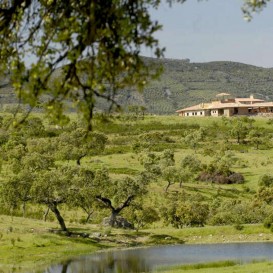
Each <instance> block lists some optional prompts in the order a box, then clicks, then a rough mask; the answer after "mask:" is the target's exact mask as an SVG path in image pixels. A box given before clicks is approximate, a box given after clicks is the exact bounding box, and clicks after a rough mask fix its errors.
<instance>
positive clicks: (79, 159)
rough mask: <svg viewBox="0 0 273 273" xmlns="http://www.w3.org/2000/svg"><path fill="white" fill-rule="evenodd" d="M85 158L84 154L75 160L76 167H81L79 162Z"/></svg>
mask: <svg viewBox="0 0 273 273" xmlns="http://www.w3.org/2000/svg"><path fill="white" fill-rule="evenodd" d="M85 156H86V154H84V155H80V156H79V157H78V159H77V165H78V166H80V165H81V160H82V159H83V158H84V157H85Z"/></svg>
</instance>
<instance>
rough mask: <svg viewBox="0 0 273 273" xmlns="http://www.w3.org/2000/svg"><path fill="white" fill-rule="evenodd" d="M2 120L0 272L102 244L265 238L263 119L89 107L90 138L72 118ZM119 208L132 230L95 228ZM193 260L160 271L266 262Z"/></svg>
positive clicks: (271, 163) (268, 142)
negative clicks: (57, 121) (104, 111)
mask: <svg viewBox="0 0 273 273" xmlns="http://www.w3.org/2000/svg"><path fill="white" fill-rule="evenodd" d="M12 119H13V118H12V116H11V115H9V114H7V113H3V114H2V116H1V128H0V145H1V146H0V148H1V154H2V158H1V178H0V183H1V184H0V185H1V188H0V193H1V197H0V204H1V206H0V214H1V215H0V270H3V272H5V271H7V272H9V271H10V270H14V271H15V272H16V271H18V272H20V271H24V270H25V269H27V268H30V267H32V268H36V267H37V268H39V267H40V266H43V265H45V264H49V263H51V262H54V261H59V260H63V259H66V258H67V257H73V256H75V255H80V254H84V253H91V252H94V251H97V250H101V249H107V248H113V247H121V248H123V247H134V246H148V245H157V244H181V243H186V244H195V243H208V244H209V243H218V242H219V243H229V242H263V241H273V233H272V231H271V223H273V207H272V204H273V197H272V192H273V177H272V176H271V173H272V167H273V157H272V155H273V141H272V140H273V121H272V120H271V119H270V118H261V117H260V118H259V117H255V118H246V117H243V118H231V119H223V118H194V117H193V118H180V117H177V116H152V115H147V116H144V117H142V116H137V115H134V114H122V115H116V116H105V115H97V116H96V117H95V119H94V124H93V132H92V133H91V134H92V135H91V136H90V138H89V136H86V134H85V128H84V124H82V123H81V121H80V120H79V119H78V117H77V116H76V115H72V114H71V115H70V122H68V123H67V124H65V125H63V126H62V127H60V126H56V125H54V124H51V123H49V122H48V121H47V119H46V118H45V117H44V116H43V115H42V114H33V115H32V116H31V117H30V119H29V121H27V122H26V123H23V124H21V125H19V126H17V127H16V128H14V127H13V126H11V125H10V124H11V122H10V121H11V120H12ZM13 123H14V122H13ZM41 189H42V190H41ZM106 199H107V200H108V201H105V200H106ZM109 202H110V203H111V206H112V212H111V207H110V206H109ZM126 202H127V203H126ZM53 205H54V206H53ZM122 205H124V206H123V207H122V209H121V210H120V211H119V212H118V216H122V217H123V218H125V219H126V220H127V221H128V222H130V223H131V224H133V225H134V227H135V229H133V230H131V229H121V228H117V226H115V224H114V223H112V224H111V223H110V226H106V225H104V224H103V221H104V219H105V218H106V217H109V216H110V215H111V213H113V209H117V208H120V207H121V206H122ZM56 209H57V210H58V212H59V215H61V217H62V219H63V221H64V222H65V228H66V229H64V226H60V219H58V218H56V215H57V214H56ZM87 212H89V215H88V217H87V214H86V213H87ZM61 230H62V231H61ZM98 233H99V236H97V235H96V234H98ZM92 234H95V235H94V236H93V235H92ZM197 267H198V268H197ZM197 267H196V266H195V265H192V266H187V267H176V268H171V269H164V270H167V271H160V272H184V271H187V272H216V270H218V271H217V272H225V271H227V270H232V271H229V272H238V273H239V272H268V271H266V270H270V269H271V268H272V264H271V263H267V262H263V263H261V264H260V263H251V264H247V265H238V264H234V263H230V264H225V263H221V262H219V263H215V264H204V265H197ZM162 270H163V269H162ZM219 270H221V271H219ZM255 270H256V271H255ZM257 270H260V271H257ZM263 270H264V271H263ZM0 272H1V271H0Z"/></svg>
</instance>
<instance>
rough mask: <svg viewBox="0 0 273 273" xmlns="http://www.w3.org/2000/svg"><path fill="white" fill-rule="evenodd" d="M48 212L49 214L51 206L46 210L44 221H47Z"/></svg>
mask: <svg viewBox="0 0 273 273" xmlns="http://www.w3.org/2000/svg"><path fill="white" fill-rule="evenodd" d="M48 214H49V208H46V210H45V212H44V222H46V220H47V216H48Z"/></svg>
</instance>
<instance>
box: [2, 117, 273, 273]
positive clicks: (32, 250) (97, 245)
mask: <svg viewBox="0 0 273 273" xmlns="http://www.w3.org/2000/svg"><path fill="white" fill-rule="evenodd" d="M37 116H39V114H37ZM71 117H72V119H74V120H76V117H75V116H71ZM269 121H270V120H269V119H266V118H255V122H254V125H255V126H256V127H258V128H261V129H262V130H266V133H267V134H268V135H270V134H273V126H272V124H271V123H270V122H269ZM96 122H97V124H96ZM46 125H47V126H48V127H50V126H51V128H50V130H52V131H53V132H54V133H56V132H57V133H56V134H59V132H58V131H57V130H56V129H55V127H54V126H53V125H50V124H46ZM200 127H202V128H204V129H205V130H206V132H207V135H208V136H207V138H206V139H205V140H204V141H201V142H200V143H199V145H198V148H197V149H196V151H194V150H193V149H192V148H190V147H189V145H188V144H187V143H185V138H184V137H185V135H186V134H187V133H188V132H189V131H194V130H198V129H199V128H200ZM94 130H96V131H99V132H102V133H105V134H106V135H107V138H108V142H107V145H106V148H105V150H104V151H103V152H102V153H101V154H99V155H95V156H86V157H85V158H83V160H82V166H83V167H85V168H87V169H92V170H93V169H98V168H101V167H106V168H108V170H109V172H110V175H111V177H113V178H118V179H119V178H121V177H125V176H128V175H132V176H133V175H136V174H138V173H139V172H141V171H143V170H144V167H143V165H142V164H141V160H140V157H141V153H137V152H135V151H134V149H133V145H134V144H135V143H136V142H137V141H139V140H142V138H143V135H145V134H152V133H160V134H161V135H162V136H167V137H169V139H167V141H165V142H164V141H162V142H158V143H153V144H152V145H151V151H152V152H154V153H156V154H160V153H161V152H162V151H164V150H165V149H167V148H170V149H172V150H173V151H174V158H175V165H176V167H179V166H180V164H181V161H182V159H183V158H185V156H187V155H194V156H195V157H196V158H198V159H199V160H200V161H201V162H202V164H204V163H209V162H211V161H212V157H211V156H210V154H205V153H204V150H205V149H206V148H207V147H208V146H212V147H213V148H214V149H215V150H216V151H218V149H220V148H221V145H222V142H223V139H224V138H225V134H227V131H226V130H225V128H224V127H223V121H222V119H221V118H194V117H193V118H188V119H182V118H180V117H177V116H160V117H159V116H147V117H145V119H144V120H137V121H132V120H129V121H128V120H126V121H124V120H122V119H121V120H114V122H110V123H105V124H101V123H99V122H98V121H95V126H94ZM229 144H230V147H231V148H230V151H229V152H231V153H232V154H233V157H234V158H237V160H236V162H234V164H233V166H232V170H233V171H236V172H240V173H242V174H243V176H244V177H245V182H244V183H243V184H233V185H224V184H216V183H210V182H201V181H198V180H194V179H193V180H192V181H189V182H185V183H183V185H182V188H180V187H179V184H178V183H175V184H174V185H172V186H171V187H170V188H169V194H174V195H175V194H177V193H183V192H186V193H190V194H197V193H198V194H200V195H201V196H203V197H204V198H205V201H206V202H208V203H209V204H210V203H212V202H213V201H214V200H215V199H216V198H221V200H234V201H237V200H239V199H240V200H242V201H249V202H250V201H252V200H253V199H254V197H255V193H256V191H257V189H258V180H259V178H260V177H261V176H262V175H264V174H271V172H272V168H273V159H272V158H273V149H272V147H273V143H272V137H271V143H270V145H269V146H268V147H267V148H262V149H258V150H257V149H255V147H252V146H251V145H250V144H249V143H248V142H246V143H245V144H240V145H239V144H237V143H236V141H235V139H230V140H229ZM3 162H4V163H3V165H2V172H1V175H2V177H1V178H0V181H1V179H3V176H7V175H9V173H10V170H9V169H8V168H7V167H6V165H5V164H6V163H5V161H3ZM58 164H64V165H76V160H66V161H59V162H58ZM165 187H166V181H165V180H164V179H163V178H162V177H160V178H158V179H157V180H155V181H152V182H151V183H150V184H149V188H148V198H147V200H145V202H146V203H150V204H152V205H153V206H155V208H156V209H157V210H158V211H159V210H160V204H161V203H162V200H164V198H165V197H166V196H167V194H166V193H165V192H164V189H165ZM38 210H40V211H39V213H38V212H37V211H38ZM42 210H43V208H40V207H39V208H38V207H36V206H35V205H33V204H29V205H28V207H27V212H28V213H27V217H28V218H21V217H11V216H7V215H6V214H7V211H5V213H3V215H0V272H1V270H2V271H3V272H10V271H12V270H13V271H18V272H19V271H24V270H25V269H27V268H39V267H40V266H43V265H44V264H49V263H51V262H54V261H59V260H63V259H66V258H68V257H72V256H75V255H80V254H84V253H91V252H94V251H97V250H100V249H107V248H110V247H111V248H112V247H134V246H148V245H157V244H179V243H186V244H196V243H229V242H265V241H273V233H272V232H271V230H270V229H266V228H265V227H264V226H263V224H262V222H260V223H259V224H244V223H243V224H242V227H241V226H240V228H239V229H237V228H236V227H235V225H232V224H231V225H228V226H208V225H206V226H205V227H183V228H182V229H176V228H173V227H171V226H170V225H169V224H166V223H164V221H163V220H162V219H161V220H159V221H158V222H155V223H153V224H151V225H146V227H145V228H144V229H142V230H140V231H139V232H136V231H128V230H118V229H109V228H104V227H102V226H101V225H100V224H99V221H100V220H101V218H102V216H101V217H97V218H95V217H94V219H92V222H91V223H90V224H86V225H83V224H81V219H82V218H83V217H84V213H83V212H82V211H80V210H79V209H77V210H75V209H74V210H73V209H70V208H69V207H65V206H63V207H61V212H62V215H63V216H64V218H65V221H66V223H67V225H68V228H69V230H70V231H72V232H73V233H74V234H73V235H72V236H70V237H67V236H63V235H61V234H55V233H54V232H51V230H53V231H55V230H56V229H58V225H57V222H55V221H54V218H53V217H49V220H50V221H48V222H44V221H42V220H41V218H42V217H41V216H42V214H41V213H40V212H41V211H42ZM32 212H33V213H32ZM14 213H16V214H14V215H17V216H21V215H22V213H21V208H19V209H18V210H17V211H15V212H14ZM35 213H36V214H35ZM51 216H52V215H51ZM34 218H36V219H34ZM97 232H99V233H101V236H100V238H93V237H92V234H93V233H97ZM83 233H86V234H91V236H90V238H82V237H81V236H80V235H81V234H83ZM202 267H203V268H202ZM216 267H217V268H216ZM272 267H273V264H271V263H266V262H264V263H261V264H257V263H253V264H249V265H238V264H230V265H229V266H227V265H224V264H221V263H220V264H217V266H215V265H211V264H210V265H204V266H203V265H202V266H201V268H200V269H197V268H195V267H194V266H193V267H192V268H191V267H188V268H182V267H181V268H175V269H170V270H171V271H170V270H169V269H168V270H169V271H166V272H184V271H187V272H226V271H228V270H230V271H229V272H238V273H243V272H253V273H254V272H269V271H270V269H272ZM216 270H217V271H216ZM251 270H252V271H251ZM255 270H256V271H255ZM257 270H260V271H257ZM263 270H264V271H263ZM164 272H165V271H164Z"/></svg>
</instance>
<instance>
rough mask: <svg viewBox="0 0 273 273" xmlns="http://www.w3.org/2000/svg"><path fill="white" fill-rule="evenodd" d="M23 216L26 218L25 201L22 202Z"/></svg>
mask: <svg viewBox="0 0 273 273" xmlns="http://www.w3.org/2000/svg"><path fill="white" fill-rule="evenodd" d="M22 209H23V218H26V202H23V207H22Z"/></svg>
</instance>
